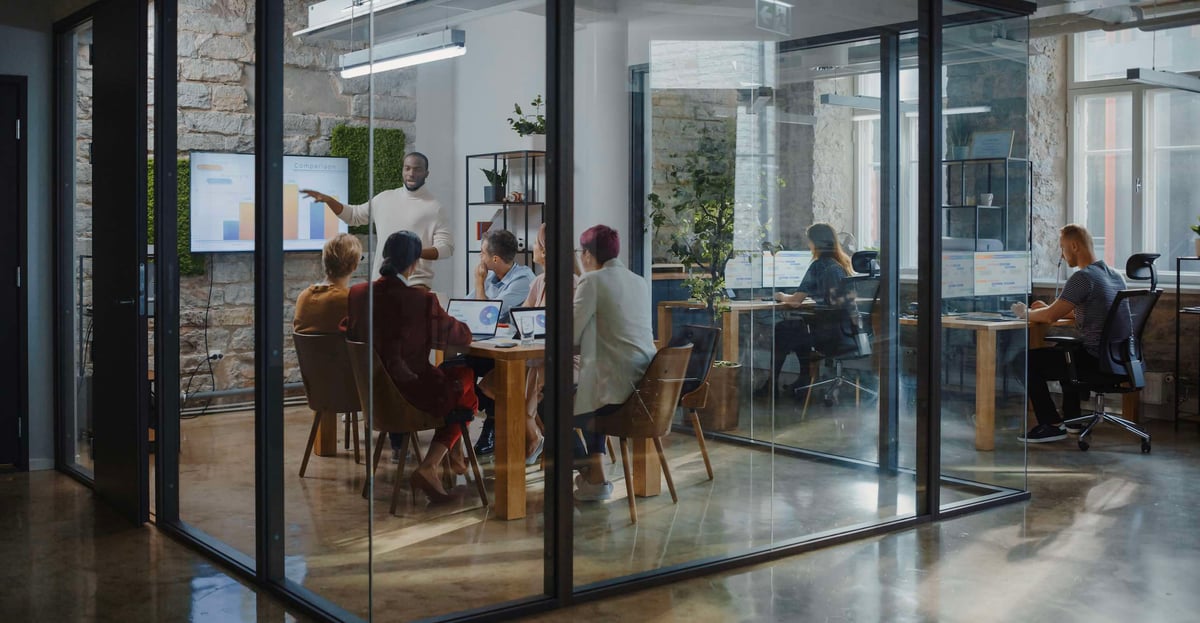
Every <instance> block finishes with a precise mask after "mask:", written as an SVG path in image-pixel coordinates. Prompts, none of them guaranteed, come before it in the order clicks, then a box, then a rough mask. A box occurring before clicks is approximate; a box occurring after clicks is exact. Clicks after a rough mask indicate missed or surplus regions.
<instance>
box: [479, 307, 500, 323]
mask: <svg viewBox="0 0 1200 623" xmlns="http://www.w3.org/2000/svg"><path fill="white" fill-rule="evenodd" d="M499 319H500V308H499V307H496V306H495V305H488V306H487V307H484V308H483V309H482V310H480V312H479V322H482V323H483V324H485V325H492V324H496V321H497V320H499Z"/></svg>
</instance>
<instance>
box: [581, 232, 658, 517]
mask: <svg viewBox="0 0 1200 623" xmlns="http://www.w3.org/2000/svg"><path fill="white" fill-rule="evenodd" d="M579 244H580V246H581V247H582V248H583V252H582V253H581V255H580V259H581V260H582V262H583V270H584V273H583V276H582V277H580V278H579V283H578V285H577V286H576V288H575V315H574V319H575V336H574V338H575V345H576V346H578V347H579V354H580V365H579V389H578V390H577V391H576V393H575V418H576V424H577V426H578V427H579V428H581V429H583V431H584V436H585V437H586V442H587V447H586V448H584V447H583V445H582V444H581V443H580V442H579V441H578V440H577V441H576V446H575V459H576V461H577V462H584V465H583V466H581V467H580V470H579V471H580V475H579V477H578V478H576V479H575V486H576V487H577V490H576V491H575V499H577V500H606V499H608V498H610V497H612V483H611V482H608V481H607V480H606V479H605V478H604V468H603V463H602V461H601V459H602V458H603V456H604V447H605V443H604V435H601V434H598V433H596V432H595V428H594V427H593V426H592V419H593V418H597V417H604V416H606V415H609V414H611V413H614V412H616V411H617V410H618V409H620V408H621V404H622V403H624V402H625V400H626V399H627V398H629V395H630V394H632V393H633V389H634V387H635V386H636V385H637V382H638V381H639V380H641V378H642V375H643V374H645V372H646V368H648V367H650V362H651V361H652V360H653V359H654V355H655V353H656V352H657V349H655V347H654V335H653V330H652V328H651V324H650V290H649V288H648V287H647V286H646V280H645V278H644V277H642V276H641V275H638V274H636V273H634V272H632V271H630V270H629V269H627V268H625V264H624V263H622V262H621V260H619V259H617V255H618V254H619V253H620V250H621V241H620V239H619V238H618V236H617V232H616V231H615V230H614V229H612V228H611V227H608V226H606V225H596V226H594V227H591V228H589V229H588V230H587V231H585V232H583V235H582V236H580V237H579Z"/></svg>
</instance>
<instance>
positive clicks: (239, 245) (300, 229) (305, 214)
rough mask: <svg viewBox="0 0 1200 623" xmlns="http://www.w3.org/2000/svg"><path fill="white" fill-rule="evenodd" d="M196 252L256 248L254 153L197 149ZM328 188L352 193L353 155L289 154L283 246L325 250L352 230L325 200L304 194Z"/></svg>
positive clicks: (341, 196) (340, 194) (338, 194)
mask: <svg viewBox="0 0 1200 623" xmlns="http://www.w3.org/2000/svg"><path fill="white" fill-rule="evenodd" d="M191 173H192V184H191V250H192V253H228V252H249V251H253V250H254V155H253V154H224V153H211V152H192V154H191ZM301 189H312V190H317V191H320V192H323V193H325V194H327V195H329V196H331V197H333V198H335V199H338V200H339V201H345V200H346V197H347V196H348V195H349V194H350V193H349V190H348V189H349V161H347V160H346V159H345V158H322V157H316V156H284V157H283V250H284V251H320V250H321V247H322V246H324V244H325V241H326V240H328V239H330V238H332V237H334V236H336V235H337V234H339V233H341V232H344V231H346V224H345V223H343V222H342V221H340V220H338V218H337V217H336V216H334V215H333V212H332V211H331V210H330V209H329V208H327V207H326V206H325V204H323V203H317V202H315V201H313V200H311V199H309V198H307V197H304V196H302V195H301V194H300V190H301Z"/></svg>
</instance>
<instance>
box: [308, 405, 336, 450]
mask: <svg viewBox="0 0 1200 623" xmlns="http://www.w3.org/2000/svg"><path fill="white" fill-rule="evenodd" d="M337 429H338V422H337V414H336V413H333V412H330V411H322V412H321V422H320V423H319V424H317V442H316V443H315V444H313V452H315V453H316V454H317V456H337V453H338V447H337Z"/></svg>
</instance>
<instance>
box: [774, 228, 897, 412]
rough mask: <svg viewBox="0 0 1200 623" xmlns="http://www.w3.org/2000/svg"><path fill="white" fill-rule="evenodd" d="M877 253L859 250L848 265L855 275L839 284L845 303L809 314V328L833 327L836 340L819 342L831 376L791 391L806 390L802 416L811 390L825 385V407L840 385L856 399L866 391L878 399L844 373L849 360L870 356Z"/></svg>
mask: <svg viewBox="0 0 1200 623" xmlns="http://www.w3.org/2000/svg"><path fill="white" fill-rule="evenodd" d="M878 256H879V253H878V252H877V251H858V252H857V253H855V254H854V256H853V257H852V258H851V260H850V262H851V265H852V266H853V268H854V270H855V272H856V273H859V274H857V275H854V276H852V277H847V278H846V279H845V281H844V282H843V284H842V287H843V292H844V294H845V296H846V297H847V304H844V305H840V306H836V307H831V308H827V309H817V310H814V311H813V312H811V314H812V318H813V322H812V326H815V327H827V328H835V329H834V335H838V337H839V339H833V340H828V341H826V342H825V343H824V344H821V343H818V344H817V345H816V346H817V351H818V354H817V357H818V358H820V359H822V360H826V361H829V362H832V364H833V376H832V377H830V378H827V379H822V380H820V381H817V380H815V379H814V380H813V382H812V383H810V384H809V385H805V386H800V387H797V388H795V390H794V391H797V392H801V391H806V390H807V392H808V393H807V395H805V397H804V407H803V409H802V410H801V415H802V416H803V415H805V414H807V412H808V403H809V401H810V400H811V398H812V390H813V389H814V388H817V387H823V386H827V387H826V389H825V394H824V396H823V401H824V403H825V405H826V406H833V405H835V404H837V401H838V392H839V391H840V389H841V388H842V386H843V385H849V386H850V387H853V388H854V389H855V398H856V401H855V402H856V404H857V397H858V395H859V393H861V392H866V393H868V394H870V395H871V396H878V395H879V392H877V391H875V390H873V389H871V388H869V387H866V386H864V385H861V384H860V381H861V378H860V377H858V376H857V375H856V376H855V378H854V379H851V378H850V377H849V376H848V375H847V374H846V364H847V363H849V362H852V361H857V360H862V359H866V358H868V357H870V356H871V354H872V349H871V342H872V339H873V338H874V334H875V331H874V324H873V322H872V315H873V314H874V312H875V302H876V301H878V300H879V262H878V259H877V258H878Z"/></svg>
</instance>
